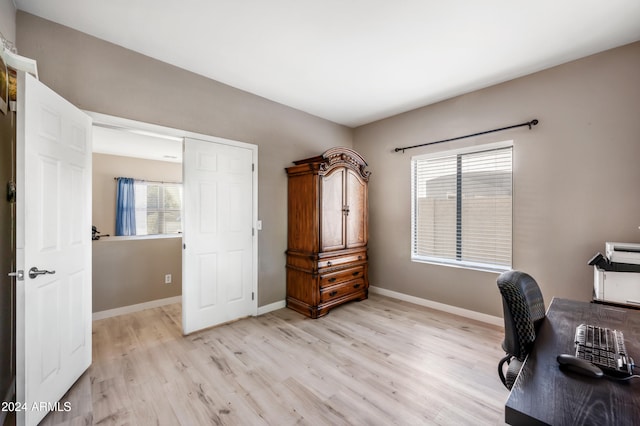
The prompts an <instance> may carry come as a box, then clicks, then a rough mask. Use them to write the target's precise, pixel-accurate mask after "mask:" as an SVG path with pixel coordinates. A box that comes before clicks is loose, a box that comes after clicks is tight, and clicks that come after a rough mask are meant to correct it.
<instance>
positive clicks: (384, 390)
mask: <svg viewBox="0 0 640 426" xmlns="http://www.w3.org/2000/svg"><path fill="white" fill-rule="evenodd" d="M180 322H181V312H180V305H168V306H164V307H160V308H155V309H149V310H146V311H142V312H137V313H134V314H129V315H123V316H119V317H114V318H108V319H104V320H100V321H96V322H94V324H93V364H92V366H91V367H90V369H89V370H88V371H87V372H86V373H85V374H84V375H83V376H82V377H81V378H80V379H79V380H78V382H76V384H75V385H74V386H73V388H72V389H71V390H70V391H69V392H68V394H67V395H65V397H64V398H63V400H62V403H64V402H67V401H68V402H70V403H71V410H70V411H69V412H64V411H59V412H52V413H50V414H49V415H48V416H47V417H46V418H45V419H44V421H43V422H42V424H43V425H62V424H64V425H67V424H70V425H91V424H94V425H154V424H157V425H213V424H226V425H293V424H301V425H390V424H400V425H422V424H442V425H467V424H468V425H486V424H489V425H491V424H504V403H505V401H506V398H507V396H508V392H507V390H506V389H505V388H504V387H503V386H502V383H501V382H500V380H499V379H498V376H497V372H496V366H497V362H498V360H499V359H500V358H501V356H502V355H503V352H502V349H501V348H500V343H501V341H502V338H503V331H502V329H501V328H499V327H495V326H491V325H487V324H484V323H480V322H476V321H472V320H469V319H466V318H461V317H458V316H455V315H450V314H447V313H443V312H440V311H434V310H431V309H428V308H425V307H421V306H417V305H413V304H410V303H407V302H402V301H398V300H396V299H391V298H387V297H384V296H380V295H376V294H372V295H370V297H369V299H368V300H365V301H362V302H353V303H349V304H346V305H343V306H341V307H339V308H336V309H334V310H332V311H331V312H330V313H329V315H328V316H326V317H323V318H321V319H317V320H311V319H308V318H304V317H303V316H301V315H300V314H298V313H296V312H294V311H292V310H290V309H286V308H285V309H280V310H278V311H274V312H271V313H268V314H265V315H262V316H259V317H255V318H246V319H242V320H240V321H236V322H234V323H230V324H226V325H223V326H220V327H216V328H212V329H209V330H206V331H203V332H199V333H194V334H192V335H189V336H187V337H183V336H182V334H181V327H180Z"/></svg>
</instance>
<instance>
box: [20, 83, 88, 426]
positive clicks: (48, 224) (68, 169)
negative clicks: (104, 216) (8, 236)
mask: <svg viewBox="0 0 640 426" xmlns="http://www.w3.org/2000/svg"><path fill="white" fill-rule="evenodd" d="M18 96H19V98H18V113H17V120H18V122H17V124H18V130H17V152H16V154H17V190H18V193H17V199H16V208H17V216H16V228H17V235H16V246H17V259H16V260H17V262H16V263H17V266H18V270H22V271H24V278H23V279H22V280H20V279H18V281H17V292H16V305H17V306H16V394H17V401H18V402H19V403H21V404H24V406H23V407H24V408H25V410H24V411H22V410H21V411H18V412H17V416H18V418H17V420H18V424H26V425H35V424H37V423H38V422H39V421H40V420H41V419H42V418H43V417H44V416H45V415H46V414H47V413H48V412H49V411H50V410H52V409H55V408H56V405H55V404H56V403H57V402H58V401H59V399H60V398H61V397H62V396H63V395H64V394H65V392H66V391H67V390H68V389H69V388H70V387H71V385H73V383H74V382H75V381H76V380H77V379H78V378H79V377H80V375H81V374H82V373H83V372H84V371H85V370H86V369H87V368H88V367H89V365H90V364H91V233H90V230H91V119H90V118H89V116H87V115H86V114H85V113H83V112H82V111H80V110H79V109H78V108H76V107H75V106H73V105H72V104H70V103H69V102H67V101H66V100H65V99H63V98H62V97H60V96H59V95H57V94H56V93H54V92H53V91H52V90H50V89H49V88H47V87H46V86H45V85H44V84H42V83H41V82H39V81H38V80H36V79H35V78H33V77H32V76H31V75H29V74H24V73H19V77H18ZM30 271H31V273H30Z"/></svg>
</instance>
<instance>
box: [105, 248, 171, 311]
mask: <svg viewBox="0 0 640 426" xmlns="http://www.w3.org/2000/svg"><path fill="white" fill-rule="evenodd" d="M166 274H171V277H172V282H171V283H170V284H165V282H164V276H165V275H166ZM180 294H182V238H179V237H178V238H176V237H174V238H159V239H133V240H119V239H115V240H113V239H109V238H107V239H100V240H98V241H93V312H102V311H106V310H109V309H115V308H120V307H123V306H130V305H135V304H138V303H144V302H149V301H152V300H157V299H165V298H168V297H174V296H179V295H180Z"/></svg>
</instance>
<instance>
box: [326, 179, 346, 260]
mask: <svg viewBox="0 0 640 426" xmlns="http://www.w3.org/2000/svg"><path fill="white" fill-rule="evenodd" d="M344 180H345V171H344V169H336V170H335V171H333V172H331V173H329V174H327V175H325V176H323V177H322V185H321V191H322V204H321V207H320V211H321V212H322V215H321V216H322V222H321V224H320V235H321V237H320V246H321V249H322V251H330V250H340V249H343V248H345V235H344V229H345V226H344V225H345V223H344V218H345V216H344V212H343V211H342V209H343V207H344V202H345V199H344Z"/></svg>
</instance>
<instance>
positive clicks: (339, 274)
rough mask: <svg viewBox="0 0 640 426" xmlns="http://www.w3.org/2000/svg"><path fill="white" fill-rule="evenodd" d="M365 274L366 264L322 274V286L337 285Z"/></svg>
mask: <svg viewBox="0 0 640 426" xmlns="http://www.w3.org/2000/svg"><path fill="white" fill-rule="evenodd" d="M363 276H364V265H359V266H356V267H353V268H348V269H343V270H341V271H336V272H330V273H328V274H321V275H320V288H325V287H329V286H333V285H337V284H340V283H343V282H346V281H351V280H355V279H358V278H362V277H363Z"/></svg>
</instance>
